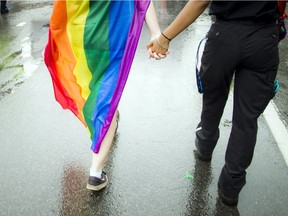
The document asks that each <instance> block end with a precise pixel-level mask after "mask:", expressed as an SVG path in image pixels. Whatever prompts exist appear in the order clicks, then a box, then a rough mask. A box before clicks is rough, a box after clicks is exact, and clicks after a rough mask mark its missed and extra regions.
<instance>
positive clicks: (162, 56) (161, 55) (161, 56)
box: [158, 53, 166, 59]
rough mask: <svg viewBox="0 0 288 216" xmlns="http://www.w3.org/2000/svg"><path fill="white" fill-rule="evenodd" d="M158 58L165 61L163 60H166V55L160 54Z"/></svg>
mask: <svg viewBox="0 0 288 216" xmlns="http://www.w3.org/2000/svg"><path fill="white" fill-rule="evenodd" d="M158 56H159V57H160V58H161V59H163V58H165V57H166V55H165V54H161V53H158Z"/></svg>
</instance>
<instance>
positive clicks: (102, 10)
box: [44, 0, 150, 153]
mask: <svg viewBox="0 0 288 216" xmlns="http://www.w3.org/2000/svg"><path fill="white" fill-rule="evenodd" d="M149 3H150V0H135V1H133V0H122V1H121V0H119V1H115V0H114V1H105V0H99V1H95V0H94V1H93V0H92V1H89V0H83V1H79V0H78V1H76V0H67V1H64V0H55V1H54V6H53V11H52V15H51V18H50V26H49V38H48V43H47V45H46V48H45V52H44V61H45V64H46V66H47V68H48V70H49V72H50V75H51V78H52V82H53V87H54V93H55V98H56V100H57V101H58V102H59V103H60V104H61V106H62V107H63V109H70V110H71V111H72V112H73V113H74V114H75V115H76V116H77V117H78V118H79V119H80V120H81V121H82V123H83V124H84V125H85V126H86V127H87V128H88V130H89V133H90V137H91V140H92V146H91V149H92V150H93V152H95V153H98V151H99V149H100V145H101V142H102V140H103V138H104V137H105V135H106V133H107V131H108V129H109V126H110V123H111V121H112V118H113V116H114V113H115V111H116V109H117V106H118V104H119V101H120V98H121V95H122V92H123V90H124V87H125V84H126V81H127V78H128V75H129V71H130V68H131V65H132V61H133V58H134V55H135V51H136V48H137V44H138V40H139V37H140V33H141V29H142V26H143V22H144V18H145V14H146V10H147V8H148V6H149Z"/></svg>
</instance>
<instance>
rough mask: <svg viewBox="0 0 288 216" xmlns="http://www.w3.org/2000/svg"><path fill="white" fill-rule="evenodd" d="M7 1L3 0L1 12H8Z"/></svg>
mask: <svg viewBox="0 0 288 216" xmlns="http://www.w3.org/2000/svg"><path fill="white" fill-rule="evenodd" d="M8 12H9V10H8V7H7V1H1V14H5V13H8Z"/></svg>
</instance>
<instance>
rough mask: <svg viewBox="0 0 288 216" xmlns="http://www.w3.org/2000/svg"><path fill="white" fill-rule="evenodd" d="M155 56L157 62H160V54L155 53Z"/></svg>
mask: <svg viewBox="0 0 288 216" xmlns="http://www.w3.org/2000/svg"><path fill="white" fill-rule="evenodd" d="M153 54H154V58H155V59H156V60H160V59H161V57H160V56H158V54H157V53H156V52H154V53H153Z"/></svg>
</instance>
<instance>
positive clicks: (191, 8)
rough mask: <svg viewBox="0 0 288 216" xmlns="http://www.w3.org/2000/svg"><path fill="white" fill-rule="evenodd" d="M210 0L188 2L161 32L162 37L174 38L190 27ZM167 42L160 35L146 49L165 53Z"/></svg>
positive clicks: (191, 0)
mask: <svg viewBox="0 0 288 216" xmlns="http://www.w3.org/2000/svg"><path fill="white" fill-rule="evenodd" d="M209 4H210V0H190V1H189V2H188V3H187V4H186V5H185V7H184V8H183V9H182V11H181V12H180V13H179V14H178V16H177V17H176V18H175V20H174V21H173V22H172V23H171V24H170V25H169V26H168V27H167V28H166V29H165V30H164V31H163V33H164V35H165V36H166V37H168V38H169V39H173V38H175V37H176V36H177V35H178V34H180V33H181V32H182V31H183V30H185V29H186V28H187V27H188V26H189V25H191V24H192V23H193V22H194V21H195V20H196V19H197V18H198V17H199V16H200V15H201V14H202V13H203V12H204V10H205V9H206V8H207V7H208V5H209ZM169 42H170V41H169V40H167V39H166V38H165V37H164V36H163V35H160V36H159V38H158V39H154V40H153V41H151V42H149V43H148V45H147V49H150V50H151V51H152V52H156V53H162V54H164V53H166V52H167V49H165V48H164V47H166V48H168V47H169Z"/></svg>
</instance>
